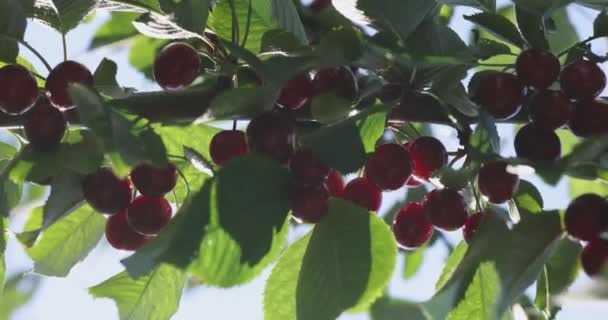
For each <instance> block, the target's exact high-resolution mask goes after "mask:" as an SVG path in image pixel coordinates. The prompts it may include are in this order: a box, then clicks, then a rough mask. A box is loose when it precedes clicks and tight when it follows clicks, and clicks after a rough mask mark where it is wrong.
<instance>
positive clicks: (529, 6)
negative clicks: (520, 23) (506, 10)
mask: <svg viewBox="0 0 608 320" xmlns="http://www.w3.org/2000/svg"><path fill="white" fill-rule="evenodd" d="M513 2H515V4H516V5H517V6H520V7H521V8H522V9H523V10H526V11H528V12H530V13H532V14H535V15H538V16H543V15H547V16H548V15H550V14H551V13H553V11H555V10H556V9H559V8H562V7H564V6H566V5H567V4H570V3H572V2H574V0H514V1H513Z"/></svg>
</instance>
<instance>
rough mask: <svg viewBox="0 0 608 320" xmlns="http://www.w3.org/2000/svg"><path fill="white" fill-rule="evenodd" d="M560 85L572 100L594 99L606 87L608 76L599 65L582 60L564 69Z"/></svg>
mask: <svg viewBox="0 0 608 320" xmlns="http://www.w3.org/2000/svg"><path fill="white" fill-rule="evenodd" d="M560 83H561V86H562V91H564V93H565V94H566V95H567V96H568V97H569V98H571V99H575V100H585V99H593V98H595V97H597V96H598V95H599V94H600V93H602V90H604V88H605V87H606V75H605V74H604V72H603V71H602V69H600V67H598V66H597V64H595V63H593V62H591V61H587V60H582V59H580V60H577V61H575V62H573V63H572V64H570V65H568V66H567V67H566V68H564V70H563V71H562V74H561V76H560Z"/></svg>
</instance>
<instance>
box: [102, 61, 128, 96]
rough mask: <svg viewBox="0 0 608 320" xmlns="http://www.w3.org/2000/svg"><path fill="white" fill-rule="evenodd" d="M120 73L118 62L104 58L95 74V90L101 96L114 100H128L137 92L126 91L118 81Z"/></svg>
mask: <svg viewBox="0 0 608 320" xmlns="http://www.w3.org/2000/svg"><path fill="white" fill-rule="evenodd" d="M117 73H118V65H116V62H114V61H112V60H109V59H107V58H104V59H103V60H101V62H100V63H99V66H97V69H96V70H95V73H94V74H93V80H94V82H95V89H97V91H99V92H100V93H101V94H104V95H106V96H109V97H112V98H126V97H128V96H129V95H130V94H131V93H133V92H134V91H135V90H133V89H130V90H129V89H124V88H122V87H121V86H120V85H118V82H117V81H116V75H117Z"/></svg>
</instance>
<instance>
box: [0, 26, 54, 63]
mask: <svg viewBox="0 0 608 320" xmlns="http://www.w3.org/2000/svg"><path fill="white" fill-rule="evenodd" d="M0 38H4V39H8V40H11V41H17V42H18V43H20V44H21V45H23V46H24V47H26V48H27V49H28V50H30V51H31V52H32V53H33V54H34V55H35V56H36V57H37V58H38V59H39V60H40V61H41V62H42V64H44V66H45V67H46V68H47V69H48V70H49V72H51V71H52V70H53V68H51V65H50V64H49V63H48V61H46V59H44V57H43V56H42V55H41V54H40V52H38V51H37V50H36V49H34V47H32V46H31V45H30V44H29V43H27V42H26V41H25V40H21V39H18V38H15V37H11V36H7V35H5V34H0Z"/></svg>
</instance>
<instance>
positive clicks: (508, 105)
mask: <svg viewBox="0 0 608 320" xmlns="http://www.w3.org/2000/svg"><path fill="white" fill-rule="evenodd" d="M524 91H525V90H524V86H523V84H522V83H521V82H520V81H519V79H518V78H517V77H516V76H515V75H512V74H510V73H505V72H498V73H492V74H488V75H485V76H483V77H482V79H480V80H479V84H478V86H477V89H476V92H475V94H474V99H475V100H476V101H477V102H478V103H479V104H480V105H481V107H482V108H483V109H485V110H486V111H487V112H488V113H490V114H491V115H492V116H494V118H496V119H499V120H506V119H509V118H511V117H513V116H514V115H516V114H517V113H518V112H519V110H521V104H522V102H523V98H524Z"/></svg>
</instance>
